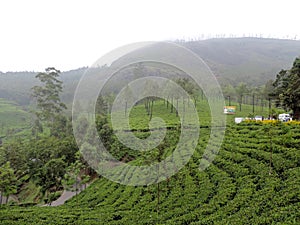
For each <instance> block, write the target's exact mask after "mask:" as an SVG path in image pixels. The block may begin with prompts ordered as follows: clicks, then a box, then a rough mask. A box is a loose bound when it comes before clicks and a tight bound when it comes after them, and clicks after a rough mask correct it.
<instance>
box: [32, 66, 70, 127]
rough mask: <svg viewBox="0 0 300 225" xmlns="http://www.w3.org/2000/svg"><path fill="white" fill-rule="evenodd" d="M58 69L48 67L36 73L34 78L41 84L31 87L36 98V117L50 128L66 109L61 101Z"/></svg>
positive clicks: (60, 83)
mask: <svg viewBox="0 0 300 225" xmlns="http://www.w3.org/2000/svg"><path fill="white" fill-rule="evenodd" d="M59 74H60V71H59V70H57V69H55V68H54V67H49V68H47V69H46V70H45V72H41V73H38V74H37V75H36V78H37V79H39V80H40V82H41V86H34V87H33V88H32V97H34V98H35V99H36V102H37V110H36V112H35V114H36V116H37V118H38V119H39V120H41V121H44V122H47V124H48V125H49V127H50V129H51V128H52V126H53V124H54V122H55V120H56V119H57V117H58V116H59V115H60V114H61V112H62V111H63V110H64V109H66V108H67V107H66V105H65V104H64V103H63V102H61V99H60V93H61V92H62V89H63V87H62V81H60V80H59V79H58V78H59Z"/></svg>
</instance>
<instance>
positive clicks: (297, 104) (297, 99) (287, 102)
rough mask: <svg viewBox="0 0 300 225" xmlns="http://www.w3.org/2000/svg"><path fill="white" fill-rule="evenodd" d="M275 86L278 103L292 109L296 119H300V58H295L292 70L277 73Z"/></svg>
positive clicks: (274, 92) (286, 108)
mask: <svg viewBox="0 0 300 225" xmlns="http://www.w3.org/2000/svg"><path fill="white" fill-rule="evenodd" d="M273 86H274V91H273V93H272V95H273V96H274V97H275V98H276V105H277V106H281V107H283V108H284V109H285V110H292V111H293V114H294V115H293V116H294V119H300V58H296V59H295V61H294V63H293V66H292V68H291V69H290V70H281V71H280V72H279V73H278V74H277V77H276V80H275V81H274V83H273Z"/></svg>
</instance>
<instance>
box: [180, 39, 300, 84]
mask: <svg viewBox="0 0 300 225" xmlns="http://www.w3.org/2000/svg"><path fill="white" fill-rule="evenodd" d="M183 45H184V46H186V47H187V48H189V49H191V50H192V51H194V52H196V53H197V54H198V55H199V56H200V57H202V59H203V60H204V61H206V62H207V64H208V65H209V66H210V67H211V69H212V71H213V72H214V73H215V75H216V76H217V77H218V79H219V82H220V83H230V84H232V85H236V84H238V83H239V82H245V83H247V84H250V85H253V86H258V85H262V84H265V83H266V82H267V81H268V80H269V79H274V78H275V76H276V74H277V73H278V72H279V71H280V70H281V69H287V68H290V67H291V65H292V62H293V61H294V59H295V58H296V57H299V56H300V41H295V40H279V39H262V38H225V39H221V38H220V39H209V40H204V41H197V42H187V43H183Z"/></svg>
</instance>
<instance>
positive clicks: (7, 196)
mask: <svg viewBox="0 0 300 225" xmlns="http://www.w3.org/2000/svg"><path fill="white" fill-rule="evenodd" d="M8 198H9V195H6V200H5V204H6V205H7V203H8Z"/></svg>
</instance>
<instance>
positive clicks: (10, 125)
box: [0, 98, 31, 137]
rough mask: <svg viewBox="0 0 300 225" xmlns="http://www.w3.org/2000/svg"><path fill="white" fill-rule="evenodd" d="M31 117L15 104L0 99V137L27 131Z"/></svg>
mask: <svg viewBox="0 0 300 225" xmlns="http://www.w3.org/2000/svg"><path fill="white" fill-rule="evenodd" d="M30 122H31V116H30V114H29V113H28V112H26V111H25V110H24V109H23V108H22V107H21V106H19V105H18V104H17V103H16V102H13V101H8V100H5V99H2V98H0V137H5V136H7V135H13V134H15V133H17V132H20V131H22V130H23V129H28V128H29V126H30Z"/></svg>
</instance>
